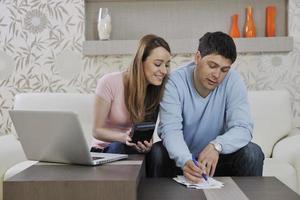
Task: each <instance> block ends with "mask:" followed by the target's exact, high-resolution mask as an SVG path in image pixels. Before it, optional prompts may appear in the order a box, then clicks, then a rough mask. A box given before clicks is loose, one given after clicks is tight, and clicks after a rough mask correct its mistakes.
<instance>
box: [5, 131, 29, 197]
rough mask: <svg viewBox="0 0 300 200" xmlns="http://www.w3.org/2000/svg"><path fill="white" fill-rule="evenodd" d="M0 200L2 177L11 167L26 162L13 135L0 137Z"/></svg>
mask: <svg viewBox="0 0 300 200" xmlns="http://www.w3.org/2000/svg"><path fill="white" fill-rule="evenodd" d="M0 147H1V148H0V200H2V198H3V192H2V190H3V186H2V185H3V177H4V174H5V172H6V171H7V169H9V168H10V167H11V166H13V165H15V164H16V163H19V162H21V161H24V160H26V156H25V154H24V151H23V148H22V146H21V144H20V142H19V141H18V140H17V139H16V138H15V136H14V135H12V134H10V135H4V136H0Z"/></svg>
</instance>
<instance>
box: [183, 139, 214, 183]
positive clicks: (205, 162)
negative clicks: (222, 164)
mask: <svg viewBox="0 0 300 200" xmlns="http://www.w3.org/2000/svg"><path fill="white" fill-rule="evenodd" d="M218 160H219V152H218V151H217V150H216V149H215V148H214V146H213V145H212V144H211V143H210V144H208V145H207V146H206V147H205V148H204V149H203V150H202V152H200V153H199V156H198V161H197V160H196V159H195V158H193V159H192V160H189V161H187V162H186V163H185V165H184V167H183V175H184V176H185V178H187V179H188V180H190V181H191V182H193V183H199V182H201V181H203V179H202V178H204V177H205V175H207V177H208V176H210V177H212V176H213V175H214V174H215V170H216V167H217V164H218ZM200 161H201V162H200ZM197 164H198V166H197Z"/></svg>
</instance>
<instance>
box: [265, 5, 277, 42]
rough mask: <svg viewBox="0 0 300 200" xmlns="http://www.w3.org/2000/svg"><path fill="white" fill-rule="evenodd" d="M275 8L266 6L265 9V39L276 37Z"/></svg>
mask: <svg viewBox="0 0 300 200" xmlns="http://www.w3.org/2000/svg"><path fill="white" fill-rule="evenodd" d="M275 18H276V7H275V6H268V7H267V8H266V37H274V36H276V23H275Z"/></svg>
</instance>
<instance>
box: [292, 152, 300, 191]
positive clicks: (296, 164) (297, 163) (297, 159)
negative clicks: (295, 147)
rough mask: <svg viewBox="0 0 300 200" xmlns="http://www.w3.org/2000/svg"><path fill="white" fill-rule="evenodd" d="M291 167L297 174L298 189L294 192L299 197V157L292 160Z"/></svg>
mask: <svg viewBox="0 0 300 200" xmlns="http://www.w3.org/2000/svg"><path fill="white" fill-rule="evenodd" d="M293 166H294V168H295V169H296V172H297V182H298V188H297V191H296V192H297V193H298V194H299V195H300V157H298V158H295V159H294V162H293Z"/></svg>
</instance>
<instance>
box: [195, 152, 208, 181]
mask: <svg viewBox="0 0 300 200" xmlns="http://www.w3.org/2000/svg"><path fill="white" fill-rule="evenodd" d="M193 162H194V164H195V165H196V166H197V167H200V166H199V163H198V161H197V160H196V159H195V158H194V157H193ZM201 176H202V177H203V178H204V180H206V181H207V180H208V178H207V175H206V174H205V173H202V174H201Z"/></svg>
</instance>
